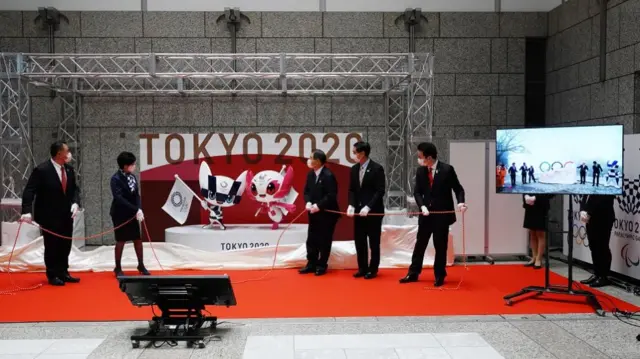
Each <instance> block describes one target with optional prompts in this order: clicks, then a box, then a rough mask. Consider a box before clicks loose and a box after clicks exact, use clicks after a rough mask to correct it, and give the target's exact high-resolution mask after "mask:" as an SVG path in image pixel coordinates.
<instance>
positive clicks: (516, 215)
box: [487, 141, 528, 255]
mask: <svg viewBox="0 0 640 359" xmlns="http://www.w3.org/2000/svg"><path fill="white" fill-rule="evenodd" d="M488 145H489V155H488V156H489V161H488V164H489V166H488V167H487V171H488V174H489V176H488V177H489V180H488V181H487V184H488V190H487V191H488V193H489V194H488V198H487V199H488V201H487V203H488V208H487V227H488V228H487V229H488V230H487V243H488V249H487V253H488V254H489V255H505V254H527V252H528V243H527V242H528V240H527V230H526V229H524V228H523V227H522V224H523V221H524V208H523V207H522V195H520V194H505V193H496V176H495V170H494V169H495V168H496V165H495V163H496V143H495V142H494V141H491V142H488Z"/></svg>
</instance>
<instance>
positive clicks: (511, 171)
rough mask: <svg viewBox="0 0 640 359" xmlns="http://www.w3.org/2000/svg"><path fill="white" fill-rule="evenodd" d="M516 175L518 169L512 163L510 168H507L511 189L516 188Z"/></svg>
mask: <svg viewBox="0 0 640 359" xmlns="http://www.w3.org/2000/svg"><path fill="white" fill-rule="evenodd" d="M516 173H518V169H517V168H516V163H515V162H514V163H512V164H511V167H509V177H510V178H511V187H515V186H516Z"/></svg>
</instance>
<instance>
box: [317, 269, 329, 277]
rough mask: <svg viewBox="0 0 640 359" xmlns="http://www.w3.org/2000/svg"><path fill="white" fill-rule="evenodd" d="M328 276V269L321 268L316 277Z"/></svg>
mask: <svg viewBox="0 0 640 359" xmlns="http://www.w3.org/2000/svg"><path fill="white" fill-rule="evenodd" d="M325 274H327V268H319V269H316V276H321V275H325Z"/></svg>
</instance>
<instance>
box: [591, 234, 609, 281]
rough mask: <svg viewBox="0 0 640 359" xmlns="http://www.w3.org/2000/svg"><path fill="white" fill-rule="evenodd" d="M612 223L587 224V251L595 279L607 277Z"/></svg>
mask: <svg viewBox="0 0 640 359" xmlns="http://www.w3.org/2000/svg"><path fill="white" fill-rule="evenodd" d="M612 229H613V221H590V222H589V223H587V238H589V251H591V260H592V261H593V273H594V274H595V275H596V276H597V277H607V276H608V275H609V271H610V270H611V248H610V247H609V242H610V240H611V230H612Z"/></svg>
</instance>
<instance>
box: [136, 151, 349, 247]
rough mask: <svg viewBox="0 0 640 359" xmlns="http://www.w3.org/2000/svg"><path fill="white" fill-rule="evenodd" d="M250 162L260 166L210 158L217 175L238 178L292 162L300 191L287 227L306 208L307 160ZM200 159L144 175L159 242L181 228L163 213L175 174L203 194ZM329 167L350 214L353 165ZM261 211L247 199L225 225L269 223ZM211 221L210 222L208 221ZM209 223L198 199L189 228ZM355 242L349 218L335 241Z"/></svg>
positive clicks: (146, 203)
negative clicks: (165, 235) (248, 173)
mask: <svg viewBox="0 0 640 359" xmlns="http://www.w3.org/2000/svg"><path fill="white" fill-rule="evenodd" d="M249 160H253V161H254V162H257V163H256V164H251V163H249V162H248V161H247V160H246V159H245V157H244V156H243V155H233V156H230V157H229V158H227V157H225V156H221V157H212V158H210V159H209V163H210V164H209V167H210V168H211V172H213V174H214V175H223V176H227V177H230V178H234V179H235V178H236V177H238V176H239V175H240V173H242V172H243V171H245V170H248V169H250V170H252V171H253V173H254V174H256V173H258V172H260V171H264V170H274V171H278V172H279V171H280V169H281V167H282V163H277V162H276V161H281V160H285V161H289V163H288V164H290V165H291V166H293V170H294V173H295V176H294V183H293V187H294V188H295V189H296V191H298V193H299V195H298V198H297V199H296V202H295V204H296V206H297V209H296V213H290V214H289V215H288V216H286V217H285V219H284V220H283V221H282V224H283V226H282V227H284V225H286V224H288V223H290V222H291V220H292V219H293V218H295V216H297V214H298V213H299V211H303V210H304V207H305V202H304V193H303V190H304V184H305V181H306V178H307V173H308V172H309V169H308V168H307V165H306V162H307V160H306V159H301V158H298V157H285V158H284V159H283V158H279V157H278V156H275V155H262V158H261V159H259V161H257V160H258V158H256V156H249ZM201 161H202V160H201V159H199V160H198V161H197V162H194V161H185V162H182V163H179V164H173V165H165V166H162V167H156V168H153V169H151V170H147V171H144V172H142V173H141V174H140V188H141V193H142V209H143V210H144V213H145V217H147V218H152V219H153V220H151V221H149V222H148V223H147V226H148V229H149V235H150V236H151V238H152V240H153V241H155V242H164V231H165V229H167V228H169V227H174V226H179V225H180V224H178V223H177V222H176V221H175V220H174V219H173V218H171V217H170V216H169V215H168V214H167V213H166V212H165V211H163V210H162V206H163V205H164V203H165V201H166V200H167V196H168V195H169V192H170V191H171V187H172V186H173V184H174V181H175V180H174V175H175V174H178V175H179V176H180V178H181V179H182V180H183V181H184V182H185V183H186V184H187V185H188V186H189V187H191V189H193V191H194V192H195V193H198V194H200V184H199V182H198V171H199V169H200V162H201ZM327 168H329V169H331V171H332V172H333V174H334V175H335V176H336V179H337V181H338V204H339V205H340V209H341V210H342V211H346V209H347V206H348V195H349V193H348V191H349V171H350V166H344V165H338V164H333V163H329V164H327ZM257 209H258V205H257V203H256V202H254V201H252V200H251V199H249V198H248V197H243V198H242V201H241V202H240V204H238V205H236V206H233V207H229V208H225V209H224V210H223V211H224V223H225V224H247V223H259V224H268V223H271V220H270V219H269V217H268V216H267V215H266V214H264V213H263V214H260V215H258V216H257V217H255V213H256V211H257ZM205 218H206V219H207V220H206V221H205V220H204V219H205ZM307 220H308V218H307V215H303V216H301V217H300V218H299V219H298V220H297V221H296V223H307V222H308V221H307ZM204 223H208V215H206V216H205V211H204V210H203V209H202V207H201V206H200V203H199V201H197V200H195V199H194V202H193V203H192V204H191V212H190V213H189V217H188V219H187V222H186V223H185V225H191V224H204ZM352 239H353V221H352V220H350V219H349V218H346V216H343V218H342V219H341V220H340V221H339V222H338V226H337V227H336V232H335V236H334V240H339V241H342V240H352Z"/></svg>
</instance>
